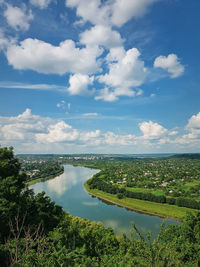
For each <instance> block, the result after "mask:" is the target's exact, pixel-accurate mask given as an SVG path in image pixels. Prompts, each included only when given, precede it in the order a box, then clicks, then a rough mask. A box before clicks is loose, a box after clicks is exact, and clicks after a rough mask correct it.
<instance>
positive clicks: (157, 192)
mask: <svg viewBox="0 0 200 267" xmlns="http://www.w3.org/2000/svg"><path fill="white" fill-rule="evenodd" d="M125 189H126V190H128V191H131V192H138V193H151V194H153V195H155V196H165V192H164V191H162V190H159V189H156V190H155V189H145V188H139V187H125Z"/></svg>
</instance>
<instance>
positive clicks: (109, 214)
mask: <svg viewBox="0 0 200 267" xmlns="http://www.w3.org/2000/svg"><path fill="white" fill-rule="evenodd" d="M97 172H99V170H95V169H89V168H85V167H73V166H72V165H65V166H64V173H63V174H61V175H60V176H58V177H56V178H54V179H52V180H48V181H46V182H40V183H37V184H34V185H32V186H30V188H32V189H33V190H34V192H35V193H39V192H42V191H45V192H46V194H47V195H48V196H50V198H51V199H52V200H54V201H55V202H56V204H58V205H61V206H62V207H63V208H64V210H66V211H67V212H68V213H70V214H72V215H73V216H79V217H81V218H87V219H89V220H91V221H96V222H98V221H100V222H102V223H103V225H104V226H106V227H112V228H113V230H114V231H115V233H116V234H118V235H119V234H120V235H121V234H122V233H125V234H126V235H128V236H129V234H130V229H131V222H134V223H135V225H136V227H137V228H138V229H139V231H140V232H141V233H142V234H146V233H147V232H148V230H151V232H152V237H155V236H156V235H157V234H158V233H159V230H160V225H161V223H162V219H161V218H159V217H157V216H151V215H147V214H142V213H138V212H134V211H130V210H127V209H125V208H121V207H118V206H116V205H111V204H107V203H105V202H103V201H101V200H99V199H98V198H95V197H92V196H90V195H89V194H88V193H87V192H86V191H85V189H84V187H83V184H84V182H85V181H86V180H88V179H89V178H91V177H92V176H93V175H94V174H95V173H97ZM165 224H166V225H168V224H178V222H176V221H174V220H166V221H165Z"/></svg>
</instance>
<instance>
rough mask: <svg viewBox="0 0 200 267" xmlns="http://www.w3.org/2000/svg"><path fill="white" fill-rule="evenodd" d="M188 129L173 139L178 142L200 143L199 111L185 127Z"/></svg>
mask: <svg viewBox="0 0 200 267" xmlns="http://www.w3.org/2000/svg"><path fill="white" fill-rule="evenodd" d="M185 130H187V131H188V133H187V134H184V135H183V136H182V137H178V138H177V139H176V140H175V141H176V142H177V143H179V144H183V145H184V144H196V143H198V144H200V112H199V113H197V114H196V115H193V116H192V117H191V118H190V119H189V120H188V123H187V125H186V127H185Z"/></svg>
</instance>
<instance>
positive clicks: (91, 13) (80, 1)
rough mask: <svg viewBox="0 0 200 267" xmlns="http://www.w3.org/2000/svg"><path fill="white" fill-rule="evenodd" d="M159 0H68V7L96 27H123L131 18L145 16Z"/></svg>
mask: <svg viewBox="0 0 200 267" xmlns="http://www.w3.org/2000/svg"><path fill="white" fill-rule="evenodd" d="M157 1H158V0H113V1H104V2H103V1H101V0H92V1H91V0H66V6H67V7H71V8H76V14H77V16H79V17H81V18H82V19H83V21H84V22H85V21H90V22H91V23H92V24H94V25H99V24H101V25H115V26H119V27H121V26H122V25H123V24H124V23H126V22H127V21H128V20H130V19H131V18H133V17H134V18H137V17H141V16H143V15H144V14H145V13H146V12H147V11H148V8H149V7H150V5H152V4H153V3H154V2H157Z"/></svg>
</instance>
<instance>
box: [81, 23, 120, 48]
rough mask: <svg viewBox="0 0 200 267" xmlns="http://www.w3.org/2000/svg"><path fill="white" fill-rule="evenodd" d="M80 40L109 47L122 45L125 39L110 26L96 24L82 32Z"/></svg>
mask: <svg viewBox="0 0 200 267" xmlns="http://www.w3.org/2000/svg"><path fill="white" fill-rule="evenodd" d="M80 42H81V43H82V44H86V45H101V46H104V47H106V48H108V49H109V48H112V47H116V46H117V47H118V46H121V45H122V42H123V40H122V39H121V36H120V34H119V33H118V32H117V31H114V30H112V29H111V28H110V27H108V26H103V25H96V26H94V27H92V28H91V29H90V30H86V31H85V32H83V33H81V34H80Z"/></svg>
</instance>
